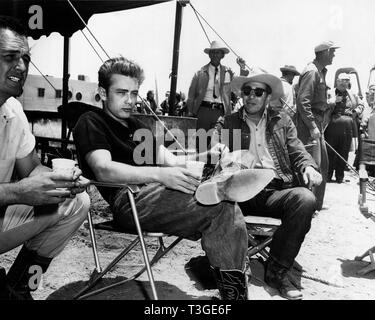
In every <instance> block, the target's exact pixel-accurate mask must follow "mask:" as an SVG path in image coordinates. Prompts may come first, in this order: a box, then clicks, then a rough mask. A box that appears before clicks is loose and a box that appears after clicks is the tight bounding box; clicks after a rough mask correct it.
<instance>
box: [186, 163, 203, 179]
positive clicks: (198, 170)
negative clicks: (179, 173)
mask: <svg viewBox="0 0 375 320" xmlns="http://www.w3.org/2000/svg"><path fill="white" fill-rule="evenodd" d="M204 165H205V163H204V162H203V161H193V160H186V169H188V170H189V171H191V172H193V173H195V174H196V175H197V176H199V177H200V178H202V173H203V168H204Z"/></svg>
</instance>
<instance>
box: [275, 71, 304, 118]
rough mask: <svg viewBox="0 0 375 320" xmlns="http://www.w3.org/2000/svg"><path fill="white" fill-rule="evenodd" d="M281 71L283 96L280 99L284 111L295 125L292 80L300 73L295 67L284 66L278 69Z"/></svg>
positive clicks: (295, 109)
mask: <svg viewBox="0 0 375 320" xmlns="http://www.w3.org/2000/svg"><path fill="white" fill-rule="evenodd" d="M280 71H281V78H280V79H281V83H282V84H283V88H284V95H283V96H282V97H281V98H280V100H281V103H282V106H283V109H284V111H285V112H286V113H287V114H288V115H289V116H290V117H291V118H292V120H293V122H294V123H295V118H296V112H297V107H296V95H295V91H294V87H293V79H294V77H296V76H299V75H300V73H299V72H298V71H297V69H296V67H295V66H292V65H285V66H283V67H281V68H280Z"/></svg>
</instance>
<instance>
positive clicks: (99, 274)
mask: <svg viewBox="0 0 375 320" xmlns="http://www.w3.org/2000/svg"><path fill="white" fill-rule="evenodd" d="M92 183H93V184H94V185H101V186H104V185H105V186H107V187H108V186H112V187H120V186H122V187H124V186H123V185H119V184H112V183H101V182H95V181H93V182H92ZM126 187H127V188H128V197H129V201H130V205H131V209H132V213H133V218H134V222H135V225H136V229H137V237H136V238H135V239H134V240H133V241H132V242H131V243H130V244H129V245H128V246H127V247H126V248H124V249H123V250H122V251H121V252H120V254H119V255H118V256H117V257H116V258H115V259H113V261H112V262H111V263H110V264H108V266H107V267H106V268H105V269H104V270H103V269H102V267H101V265H100V261H99V255H98V249H97V244H96V238H95V232H94V229H98V230H106V231H109V232H119V233H132V232H128V231H124V230H122V229H119V228H118V227H116V225H115V224H114V222H113V221H106V222H102V223H98V224H93V221H92V216H91V213H90V212H89V213H88V219H87V220H88V226H89V232H90V238H91V243H92V250H93V255H94V262H95V269H94V271H93V273H92V275H91V277H90V280H89V283H88V284H87V285H86V287H84V288H83V289H82V290H81V291H80V292H79V293H78V294H76V295H75V296H74V299H85V298H88V297H90V296H93V295H95V294H98V293H101V292H103V291H106V290H108V289H111V288H114V287H116V286H119V285H122V284H124V283H126V282H128V281H131V280H134V279H137V278H138V277H139V276H140V275H141V274H142V273H143V272H144V271H147V275H148V278H149V281H150V286H151V290H152V296H153V299H154V300H158V295H157V291H156V287H155V282H154V277H153V273H152V269H151V267H152V266H153V265H154V264H155V263H156V262H158V261H159V260H160V259H161V258H162V257H163V256H164V255H166V254H167V253H168V252H169V251H170V250H171V249H172V248H174V247H175V246H176V245H177V244H178V243H179V242H180V241H181V240H182V238H181V237H179V238H177V239H175V240H174V241H173V242H172V243H171V244H170V245H169V246H168V247H166V246H165V245H164V241H163V237H167V236H168V235H166V234H164V233H150V232H142V229H141V226H140V223H139V219H138V213H137V208H136V205H135V200H134V194H135V193H136V192H138V191H139V190H138V187H134V186H126ZM145 236H146V237H157V238H158V240H159V247H158V250H157V252H156V253H155V255H154V256H153V257H152V259H151V261H150V260H149V257H148V253H147V248H146V245H145V241H144V237H145ZM138 243H139V244H140V246H141V250H142V255H143V259H144V263H145V266H144V267H143V268H141V269H140V270H139V271H138V272H137V273H135V274H134V275H133V276H131V277H128V278H127V279H125V280H122V281H119V282H116V283H114V284H112V285H108V286H105V287H103V288H100V289H98V290H94V291H91V292H89V293H87V292H88V291H89V290H90V289H91V288H93V287H94V286H95V285H96V284H97V283H98V282H99V281H100V280H101V279H102V278H103V277H104V276H105V275H106V274H107V273H108V272H109V271H110V270H112V269H113V268H114V267H115V266H116V264H117V263H118V262H120V261H121V260H122V259H123V258H124V257H125V256H126V255H127V254H128V253H129V252H130V251H131V250H132V249H134V247H135V246H136V245H137V244H138Z"/></svg>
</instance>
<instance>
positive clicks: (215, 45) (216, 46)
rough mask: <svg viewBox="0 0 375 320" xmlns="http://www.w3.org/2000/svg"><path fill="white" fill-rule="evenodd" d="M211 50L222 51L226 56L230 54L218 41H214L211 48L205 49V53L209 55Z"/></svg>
mask: <svg viewBox="0 0 375 320" xmlns="http://www.w3.org/2000/svg"><path fill="white" fill-rule="evenodd" d="M211 50H222V51H223V52H224V54H227V53H229V49H228V48H227V47H225V46H224V45H223V44H222V43H220V42H219V41H217V40H214V41H212V42H211V46H210V47H209V48H206V49H204V53H207V54H208V53H210V51H211Z"/></svg>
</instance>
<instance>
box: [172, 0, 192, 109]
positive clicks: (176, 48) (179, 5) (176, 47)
mask: <svg viewBox="0 0 375 320" xmlns="http://www.w3.org/2000/svg"><path fill="white" fill-rule="evenodd" d="M189 2H190V1H189V0H178V1H177V2H176V20H175V26H174V42H173V58H172V73H171V89H170V96H169V107H170V108H173V107H174V105H175V104H176V90H177V74H178V58H179V54H180V36H181V26H182V9H183V7H185V6H186V4H188V3H189Z"/></svg>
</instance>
